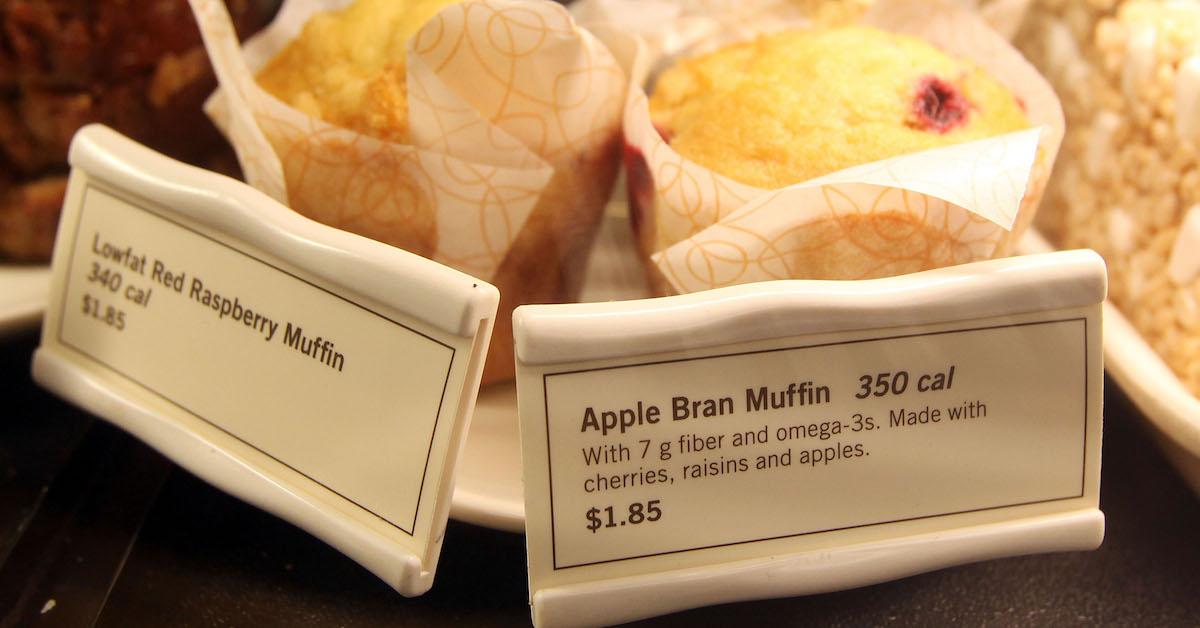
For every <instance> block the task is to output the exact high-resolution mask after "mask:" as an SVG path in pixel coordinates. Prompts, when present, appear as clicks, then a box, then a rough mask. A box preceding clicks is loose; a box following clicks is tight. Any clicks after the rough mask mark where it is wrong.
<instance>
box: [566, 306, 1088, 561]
mask: <svg viewBox="0 0 1200 628" xmlns="http://www.w3.org/2000/svg"><path fill="white" fill-rule="evenodd" d="M1072 322H1082V323H1083V467H1082V468H1081V469H1080V482H1079V493H1078V494H1076V495H1064V496H1062V497H1051V498H1049V499H1040V500H1034V501H1027V502H1017V503H1014V504H1000V505H997V506H984V507H982V508H972V509H969V510H958V511H954V512H942V513H936V514H932V515H921V516H917V517H907V518H904V519H892V520H889V521H876V522H873V523H864V524H860V525H853V526H843V527H840V528H828V529H825V530H811V531H809V532H797V533H794V534H781V535H778V536H769V537H764V538H759V539H747V540H744V541H733V542H730V543H716V544H713V545H704V546H701V547H688V548H684V549H677V550H668V551H664V552H653V553H650V554H641V555H639V556H626V557H624V558H611V559H608V560H597V561H592V562H588V563H578V564H574V565H563V566H561V567H560V566H559V565H558V544H557V541H556V538H555V536H556V534H555V526H554V472H553V469H552V466H553V464H552V462H551V457H550V400H549V392H550V391H549V387H548V383H549V381H548V380H549V378H551V377H555V376H558V375H574V374H576V373H592V372H596V371H611V370H617V369H626V368H637V367H643V366H657V365H660V364H674V363H678V362H693V361H696V360H712V359H717V358H732V357H738V356H744V355H758V354H764V353H777V352H780V351H797V350H801V349H817V348H820V347H832V346H838V345H852V344H860V343H865V342H879V341H883V340H898V339H901V338H917V337H922V336H941V335H946V334H962V333H969V332H976V331H987V330H993V329H1006V328H1010V327H1029V326H1032V325H1052V324H1056V323H1072ZM1087 322H1088V321H1087V317H1086V316H1078V317H1072V318H1060V319H1054V320H1048V321H1031V322H1027V323H1008V324H1004V325H987V326H983V327H969V328H964V329H947V330H942V331H934V332H922V333H914V334H899V335H895V336H880V337H878V338H860V339H857V340H843V341H838V342H822V343H817V344H811V345H796V346H791V347H777V348H774V349H758V350H755V351H739V352H736V353H722V354H718V355H703V356H696V357H691V358H676V359H672V360H657V361H654V362H642V363H638V364H621V365H617V366H601V367H597V368H591V369H576V370H573V371H561V372H558V373H543V374H542V401H543V403H544V410H545V415H544V416H545V417H546V475H547V480H548V481H549V484H550V553H551V558H552V562H553V566H554V570H555V571H558V570H562V569H575V568H577V567H590V566H593V565H603V564H607V563H618V562H622V561H626V560H637V559H640V558H651V557H654V556H666V555H668V554H681V553H684V552H694V551H700V550H706V549H714V548H717V547H732V546H735V545H746V544H749V543H758V542H762V541H776V540H779V539H789V538H796V537H801V536H810V535H813V534H824V533H827V532H839V531H842V530H854V529H858V528H870V527H874V526H881V525H889V524H893V523H904V522H906V521H920V520H922V519H935V518H937V517H948V516H951V515H962V514H967V513H973V512H984V511H988V510H1000V509H1002V508H1013V507H1016V506H1029V505H1032V504H1046V503H1050V502H1056V501H1063V500H1068V499H1078V498H1080V497H1083V495H1084V493H1085V485H1086V482H1087V417H1088V412H1087V409H1088V381H1089V377H1088V376H1089V375H1090V373H1089V370H1088V369H1089V368H1090V367H1089V364H1088V352H1087V344H1088V342H1087V341H1088V334H1087Z"/></svg>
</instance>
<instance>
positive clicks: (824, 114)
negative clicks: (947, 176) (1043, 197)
mask: <svg viewBox="0 0 1200 628" xmlns="http://www.w3.org/2000/svg"><path fill="white" fill-rule="evenodd" d="M650 115H651V118H652V120H653V122H654V125H655V127H656V128H658V129H659V131H660V133H662V135H663V137H664V139H666V140H667V141H668V142H669V143H670V145H671V147H672V148H674V149H675V150H676V151H678V152H679V154H681V155H682V156H684V157H686V158H688V159H690V160H692V161H694V162H696V163H699V164H700V165H702V166H705V167H707V168H709V169H711V170H713V171H715V172H719V173H721V174H723V175H725V176H728V177H729V178H731V179H734V180H736V181H740V182H742V183H746V184H749V185H753V186H756V187H760V188H778V187H783V186H786V185H790V184H793V183H799V182H802V181H807V180H809V179H813V178H816V177H819V176H821V175H824V174H828V173H830V172H835V171H837V170H841V169H843V168H847V167H849V166H853V165H857V164H863V163H868V162H872V161H878V160H881V159H887V158H889V157H894V156H897V155H902V154H906V153H912V152H917V151H921V150H927V149H931V148H937V147H940V146H946V145H949V144H958V143H962V142H969V141H972V140H978V139H983V138H987V137H991V136H994V135H1000V134H1002V133H1007V132H1010V131H1017V130H1020V129H1025V128H1028V127H1029V121H1028V120H1027V119H1026V116H1025V114H1024V112H1023V111H1022V107H1021V103H1020V102H1018V101H1017V99H1016V98H1015V97H1014V96H1013V94H1012V92H1010V91H1009V90H1008V89H1007V88H1005V87H1004V86H1003V85H1001V84H1000V83H999V82H997V81H996V80H995V79H993V78H991V77H990V76H989V75H988V74H987V73H986V72H985V71H984V70H983V69H981V68H980V67H978V66H976V65H975V64H973V63H971V62H969V61H965V60H960V59H955V58H953V57H950V56H949V55H946V54H945V53H943V52H941V51H939V50H938V49H937V48H935V47H933V46H932V45H930V44H928V43H926V42H925V41H923V40H921V39H918V38H915V37H911V36H905V35H899V34H895V33H888V32H884V31H881V30H878V29H874V28H870V27H863V26H848V27H841V28H832V29H823V30H813V31H785V32H781V33H777V34H773V35H767V36H763V37H760V38H758V39H756V40H753V41H749V42H744V43H739V44H735V45H732V46H729V47H726V48H722V49H720V50H717V51H715V52H712V53H710V54H707V55H703V56H700V57H696V58H693V59H688V60H685V61H683V62H681V63H679V64H677V65H675V66H673V67H671V68H669V69H668V70H666V71H665V72H663V74H662V75H661V76H660V77H659V78H658V80H657V82H656V83H655V85H654V88H653V93H652V94H651V97H650Z"/></svg>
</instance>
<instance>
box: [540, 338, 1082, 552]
mask: <svg viewBox="0 0 1200 628" xmlns="http://www.w3.org/2000/svg"><path fill="white" fill-rule="evenodd" d="M1084 325H1085V321H1084V320H1083V319H1078V318H1076V319H1067V320H1050V321H1035V322H1022V323H1017V324H1014V323H997V324H992V325H982V326H980V325H970V326H965V327H960V328H945V327H944V326H943V327H942V328H938V329H936V330H931V331H929V332H924V333H921V332H914V333H907V334H903V335H899V336H882V337H881V336H880V335H876V336H875V337H872V336H871V335H870V334H866V335H862V334H860V335H859V336H858V337H855V338H853V339H848V340H844V341H830V342H821V343H819V344H816V345H809V346H806V345H803V344H797V345H792V346H786V347H781V348H779V349H772V350H766V351H754V352H746V353H731V354H723V355H715V356H710V357H700V358H689V359H684V360H674V361H666V362H659V363H651V364H644V365H630V366H621V367H612V368H603V369H596V370H583V371H574V372H567V373H559V374H548V375H546V376H545V378H544V381H545V392H546V396H547V401H546V407H547V411H548V417H547V418H548V420H547V430H548V441H549V442H548V446H549V451H550V474H551V478H550V480H551V482H550V483H551V499H552V506H551V508H552V517H553V526H554V533H555V534H554V539H555V543H554V544H555V547H554V550H555V552H554V556H555V568H557V569H564V568H570V567H573V566H581V565H591V564H597V563H604V562H610V561H616V560H623V559H629V558H638V557H645V556H654V555H659V554H664V553H671V552H678V551H685V550H690V549H699V548H707V547H719V546H723V545H730V544H737V543H745V542H752V541H755V540H767V539H776V538H781V537H788V536H798V535H805V534H812V533H816V532H823V531H832V530H843V529H847V528H853V527H859V526H870V525H877V524H881V523H889V522H896V521H905V520H913V519H920V518H925V517H933V516H938V515H944V514H953V513H959V512H967V511H975V510H980V509H988V508H999V507H1003V506H1010V505H1017V504H1026V503H1033V502H1038V501H1049V500H1055V499H1065V498H1071V497H1077V496H1079V495H1080V493H1081V491H1082V478H1083V468H1084V467H1083V462H1084V460H1083V457H1084V428H1085V419H1086V407H1085V389H1084V388H1085V384H1086V371H1085V369H1086V364H1085V359H1086V355H1085V343H1086V338H1085V328H1084Z"/></svg>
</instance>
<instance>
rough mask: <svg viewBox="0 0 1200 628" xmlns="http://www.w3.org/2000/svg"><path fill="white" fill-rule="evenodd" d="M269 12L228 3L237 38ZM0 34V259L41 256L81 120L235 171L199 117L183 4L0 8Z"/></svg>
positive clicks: (201, 59)
mask: <svg viewBox="0 0 1200 628" xmlns="http://www.w3.org/2000/svg"><path fill="white" fill-rule="evenodd" d="M277 4H278V3H277V2H273V1H269V0H229V2H228V6H229V9H230V12H231V14H232V15H233V17H234V23H235V25H236V27H237V31H238V32H239V33H240V34H241V35H247V34H249V33H252V32H254V31H255V30H257V29H258V28H260V27H261V26H263V25H264V24H265V23H266V21H267V20H268V19H269V17H270V16H271V15H272V13H273V12H274V10H275V8H276V6H277ZM0 32H3V37H2V38H0V42H2V43H3V45H0V258H7V259H11V260H22V261H29V262H39V261H45V260H47V259H49V257H50V252H51V248H52V247H53V243H54V234H55V229H56V227H57V223H58V213H59V210H60V209H61V208H62V200H63V193H64V191H65V189H66V173H67V170H68V166H67V148H68V146H69V144H70V141H71V137H72V136H73V135H74V134H75V131H76V130H78V129H79V128H80V127H82V126H84V125H86V124H90V123H93V122H100V123H103V124H107V125H109V126H111V127H114V128H115V129H117V130H118V131H120V132H122V133H124V134H126V135H129V136H131V137H133V138H134V139H136V140H138V141H140V142H143V143H146V144H148V145H150V146H151V147H153V148H155V149H156V150H159V151H162V152H165V153H167V154H169V155H172V156H173V157H176V158H177V159H182V160H184V161H188V162H191V163H193V164H197V165H203V166H206V167H210V168H216V169H222V170H226V171H229V170H235V169H236V165H235V164H234V161H233V158H232V154H231V153H229V151H228V148H227V147H226V145H225V143H224V142H223V141H222V140H221V136H220V134H219V133H218V132H217V130H216V129H215V128H214V127H213V126H212V124H210V123H209V122H208V120H207V119H205V117H204V113H203V111H202V109H201V104H202V103H203V101H204V98H205V97H206V96H207V95H208V93H209V92H211V91H212V89H213V87H214V86H215V84H216V81H215V80H214V78H213V74H212V70H211V68H210V67H209V64H208V59H207V58H206V57H205V53H204V48H203V46H202V45H201V42H200V33H199V31H198V30H197V29H196V25H195V22H194V21H193V19H192V15H191V12H190V10H189V8H188V3H187V2H186V0H133V1H130V2H124V3H110V2H99V3H97V2H81V1H78V0H43V1H39V2H31V1H29V0H11V1H8V2H3V3H0Z"/></svg>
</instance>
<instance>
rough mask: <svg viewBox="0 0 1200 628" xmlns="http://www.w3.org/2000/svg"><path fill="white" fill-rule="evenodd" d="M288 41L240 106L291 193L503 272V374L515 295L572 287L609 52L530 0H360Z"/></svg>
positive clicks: (420, 246) (302, 206) (394, 239)
mask: <svg viewBox="0 0 1200 628" xmlns="http://www.w3.org/2000/svg"><path fill="white" fill-rule="evenodd" d="M452 5H453V6H452ZM287 11H288V8H287V7H285V9H284V12H285V14H286V13H287ZM495 29H500V30H501V31H503V32H504V33H505V34H506V37H505V38H497V37H496V36H495V33H496V32H497V31H496V30H495ZM276 35H279V34H278V33H276ZM285 41H286V42H287V43H286V45H284V46H282V47H281V48H279V49H278V50H277V51H275V52H274V54H272V55H271V56H269V57H268V58H267V59H266V60H265V62H264V63H263V64H262V65H261V67H260V68H259V69H258V71H257V74H256V85H257V86H259V87H260V88H262V89H263V90H265V93H264V94H263V96H264V98H263V99H262V100H260V101H258V102H253V103H251V104H250V106H251V107H254V108H257V109H256V110H255V111H254V112H253V114H254V118H255V120H256V121H257V123H258V125H259V127H260V128H261V129H262V132H263V134H264V135H265V137H266V140H267V141H268V142H269V144H270V147H271V149H272V151H273V153H274V155H275V156H277V157H278V160H279V163H280V166H281V169H282V179H283V184H284V186H285V187H286V199H284V200H286V203H287V204H288V205H289V206H290V207H292V208H293V209H295V210H297V211H299V212H300V213H302V214H305V215H307V216H309V217H310V218H313V219H315V220H318V221H320V222H323V223H326V224H329V225H331V226H335V227H338V228H341V229H345V230H348V231H352V232H355V233H358V234H360V235H364V236H366V237H369V238H372V239H375V240H378V241H381V242H385V243H388V244H391V245H393V246H397V247H400V248H404V249H406V250H408V251H411V252H413V253H416V254H418V255H423V256H425V257H429V258H431V259H433V260H435V261H438V262H441V263H444V264H447V265H449V266H452V267H454V268H457V269H459V270H462V271H464V272H467V273H470V274H473V275H475V276H477V277H480V278H481V279H483V280H486V281H489V282H491V283H493V284H494V285H496V286H497V287H498V288H499V290H500V299H501V301H500V307H499V310H498V312H497V317H496V321H495V327H494V330H493V334H492V340H491V346H490V349H489V351H488V355H487V359H486V360H487V361H486V365H485V369H484V375H483V381H484V383H485V384H486V383H491V382H496V381H502V380H506V379H511V378H512V376H513V372H514V360H513V353H512V328H511V326H512V318H511V313H512V310H513V309H514V308H515V307H517V306H518V305H521V304H524V303H555V302H564V301H572V300H575V299H576V298H577V297H578V294H579V290H580V287H581V282H582V277H583V270H584V266H585V262H586V259H587V256H588V253H589V249H590V246H591V242H592V239H593V237H594V235H595V232H596V229H597V227H598V225H599V220H600V217H601V215H602V211H603V207H604V204H605V202H606V200H607V198H608V195H609V193H610V191H611V187H612V184H613V181H614V179H615V175H616V168H617V165H618V161H617V155H618V152H619V147H620V133H619V131H620V113H621V103H622V101H623V96H624V87H625V84H626V80H625V76H624V72H623V71H622V70H621V68H620V66H619V65H618V64H617V63H616V61H615V60H614V59H613V57H612V55H611V54H610V53H609V52H608V50H607V48H605V47H604V46H603V45H602V44H600V43H599V42H598V41H597V40H595V39H594V38H593V37H592V36H591V35H590V34H589V33H587V32H586V31H583V30H582V29H578V28H577V27H576V26H575V24H574V22H573V21H572V20H571V19H570V16H569V14H568V13H567V12H566V11H565V10H564V9H563V8H562V7H561V6H559V5H557V4H554V3H550V2H542V1H531V0H505V1H502V2H489V3H483V2H461V3H456V2H452V1H450V0H409V1H406V2H398V1H396V0H356V1H355V2H353V3H348V4H347V5H345V6H344V7H343V8H341V9H340V10H337V11H332V12H328V13H321V14H313V15H312V16H310V17H309V18H308V21H307V22H305V23H304V26H303V28H302V29H300V30H299V32H298V33H297V34H296V35H295V36H294V37H290V38H289V39H287V40H285ZM517 53H519V54H517ZM235 143H237V140H236V139H235Z"/></svg>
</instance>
